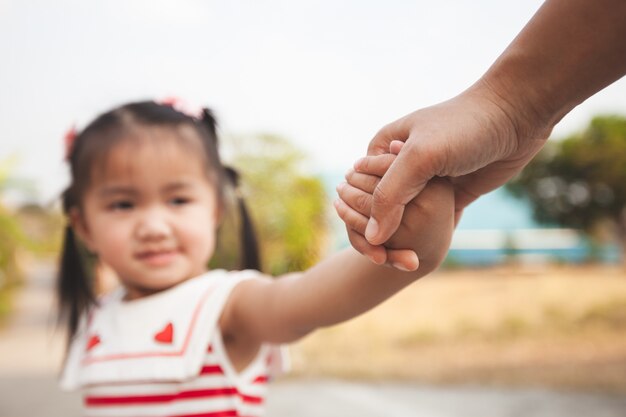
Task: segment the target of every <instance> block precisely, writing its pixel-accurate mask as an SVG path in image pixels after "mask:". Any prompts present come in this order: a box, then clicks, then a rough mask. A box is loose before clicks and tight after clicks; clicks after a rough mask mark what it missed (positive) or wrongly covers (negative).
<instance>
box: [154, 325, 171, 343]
mask: <svg viewBox="0 0 626 417" xmlns="http://www.w3.org/2000/svg"><path fill="white" fill-rule="evenodd" d="M154 340H156V341H157V342H159V343H172V340H174V326H173V325H172V323H167V325H166V326H165V327H164V328H163V330H161V331H160V332H158V333H157V334H155V335H154Z"/></svg>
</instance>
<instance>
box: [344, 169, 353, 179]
mask: <svg viewBox="0 0 626 417" xmlns="http://www.w3.org/2000/svg"><path fill="white" fill-rule="evenodd" d="M352 174H354V169H352V168H349V169H348V170H347V171H346V176H345V179H349V178H350V176H351V175H352Z"/></svg>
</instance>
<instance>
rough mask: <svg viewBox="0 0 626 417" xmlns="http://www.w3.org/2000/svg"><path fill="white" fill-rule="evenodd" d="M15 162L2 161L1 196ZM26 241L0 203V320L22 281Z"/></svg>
mask: <svg viewBox="0 0 626 417" xmlns="http://www.w3.org/2000/svg"><path fill="white" fill-rule="evenodd" d="M14 162H15V161H14V160H12V159H10V160H6V161H0V196H1V193H2V192H3V191H5V190H7V188H9V187H8V185H9V184H10V182H11V177H10V172H11V169H12V168H13V167H14V165H15V164H14ZM24 241H25V238H24V234H23V233H22V229H21V227H20V224H19V223H18V221H17V220H16V218H15V216H14V214H13V213H11V212H10V211H9V210H8V209H7V208H6V207H4V205H3V204H2V201H0V319H1V318H2V316H4V315H6V314H7V313H8V311H9V308H10V297H9V295H10V291H11V290H12V289H13V288H14V287H15V286H16V285H17V284H19V282H20V281H21V279H22V273H21V270H20V265H19V262H18V256H19V251H20V247H21V246H22V245H23V243H24Z"/></svg>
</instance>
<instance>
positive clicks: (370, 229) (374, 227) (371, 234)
mask: <svg viewBox="0 0 626 417" xmlns="http://www.w3.org/2000/svg"><path fill="white" fill-rule="evenodd" d="M377 234H378V222H377V221H376V219H375V218H373V217H372V218H370V220H369V222H367V227H366V228H365V239H367V240H368V241H369V242H370V243H371V241H372V239H374V238H375V237H376V235H377Z"/></svg>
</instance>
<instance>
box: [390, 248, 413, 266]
mask: <svg viewBox="0 0 626 417" xmlns="http://www.w3.org/2000/svg"><path fill="white" fill-rule="evenodd" d="M387 263H388V264H390V265H391V266H393V267H394V268H396V269H400V270H402V271H415V270H416V269H417V268H418V267H419V265H420V263H419V259H418V257H417V254H416V253H415V252H413V251H412V250H411V249H389V248H387Z"/></svg>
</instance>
